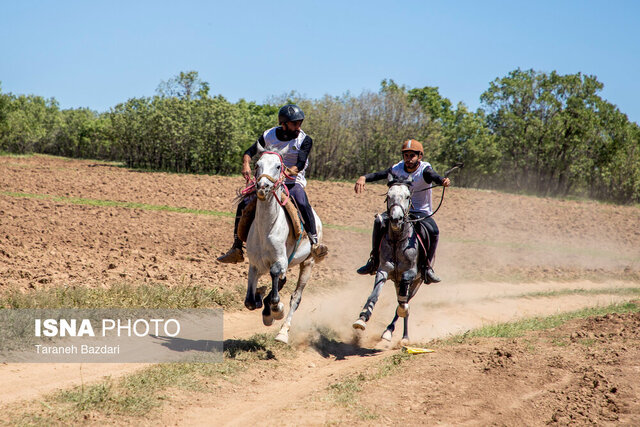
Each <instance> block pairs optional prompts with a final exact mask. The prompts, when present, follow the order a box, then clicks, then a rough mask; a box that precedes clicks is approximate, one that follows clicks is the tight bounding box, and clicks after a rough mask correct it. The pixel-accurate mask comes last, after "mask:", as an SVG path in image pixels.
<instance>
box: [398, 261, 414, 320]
mask: <svg viewBox="0 0 640 427" xmlns="http://www.w3.org/2000/svg"><path fill="white" fill-rule="evenodd" d="M415 278H416V272H415V271H413V270H408V271H405V272H404V273H403V274H402V279H400V283H399V284H398V286H397V288H396V289H397V295H398V309H397V310H396V313H397V314H398V316H400V317H406V316H407V315H409V288H410V287H411V283H413V280H414V279H415Z"/></svg>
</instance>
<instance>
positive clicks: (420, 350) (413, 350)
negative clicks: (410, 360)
mask: <svg viewBox="0 0 640 427" xmlns="http://www.w3.org/2000/svg"><path fill="white" fill-rule="evenodd" d="M402 350H403V351H405V352H407V353H409V354H422V353H433V352H434V351H435V350H432V349H430V348H420V347H407V346H404V347H402Z"/></svg>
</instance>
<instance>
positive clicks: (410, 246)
mask: <svg viewBox="0 0 640 427" xmlns="http://www.w3.org/2000/svg"><path fill="white" fill-rule="evenodd" d="M411 183H412V180H411V178H409V179H408V180H402V179H400V178H398V177H396V176H394V175H391V174H389V177H388V185H389V190H388V191H387V212H386V213H387V215H388V226H387V231H386V232H385V234H384V237H383V238H382V242H381V244H380V264H379V265H378V272H377V273H376V277H375V282H374V285H373V292H371V295H370V296H369V298H368V299H367V303H366V304H365V305H364V308H363V309H362V312H361V313H360V317H359V318H358V320H356V321H355V322H354V323H353V327H354V328H356V329H362V330H364V329H365V328H366V322H368V321H369V318H370V317H371V313H372V312H373V307H374V306H375V305H376V302H377V301H378V297H379V296H380V291H381V290H382V285H384V283H385V282H386V281H387V279H390V280H392V281H393V282H394V284H395V287H396V295H397V298H398V307H397V309H396V314H395V316H394V318H393V320H392V321H391V323H390V324H389V326H387V329H386V330H385V331H384V333H383V334H382V338H383V339H385V340H387V341H391V336H392V334H393V331H394V329H395V323H396V321H397V320H398V317H403V318H404V333H403V336H402V342H403V344H405V343H407V342H408V341H409V330H408V325H409V300H411V298H413V296H414V295H415V294H416V292H418V289H419V288H420V285H421V284H422V277H421V275H419V274H418V256H419V253H420V251H419V246H418V245H420V244H421V243H420V242H419V240H418V235H417V233H416V232H415V228H414V225H413V223H412V222H411V221H410V220H409V208H410V204H411V189H410V187H411Z"/></svg>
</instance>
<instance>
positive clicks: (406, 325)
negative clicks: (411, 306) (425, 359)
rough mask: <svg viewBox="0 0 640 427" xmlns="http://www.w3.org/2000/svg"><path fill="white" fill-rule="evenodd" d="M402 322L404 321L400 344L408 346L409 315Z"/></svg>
mask: <svg viewBox="0 0 640 427" xmlns="http://www.w3.org/2000/svg"><path fill="white" fill-rule="evenodd" d="M402 320H403V321H404V332H403V333H402V340H400V344H402V345H407V344H409V313H407V315H406V316H405V317H404V319H402Z"/></svg>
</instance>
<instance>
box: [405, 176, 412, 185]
mask: <svg viewBox="0 0 640 427" xmlns="http://www.w3.org/2000/svg"><path fill="white" fill-rule="evenodd" d="M406 182H407V184H409V185H411V184H413V176H412V175H409V178H407V181H406Z"/></svg>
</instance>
